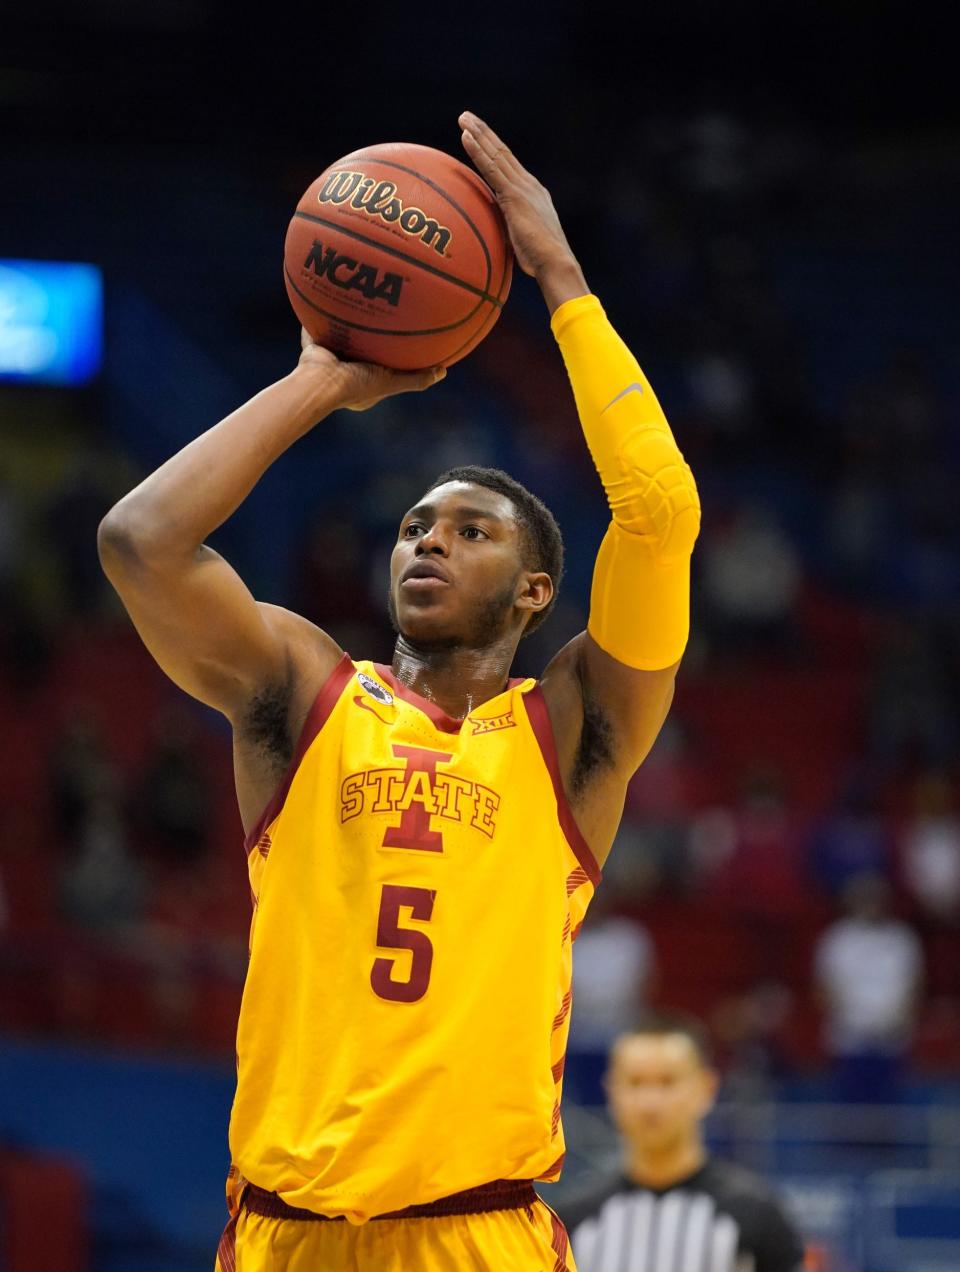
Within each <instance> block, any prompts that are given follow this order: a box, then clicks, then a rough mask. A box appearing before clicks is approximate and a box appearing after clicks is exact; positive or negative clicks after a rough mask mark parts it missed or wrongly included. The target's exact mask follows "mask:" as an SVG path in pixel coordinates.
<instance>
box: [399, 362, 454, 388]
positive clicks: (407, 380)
mask: <svg viewBox="0 0 960 1272" xmlns="http://www.w3.org/2000/svg"><path fill="white" fill-rule="evenodd" d="M446 374H447V368H446V367H427V368H426V369H425V370H423V371H394V372H393V374H392V375H391V376H390V381H389V386H388V389H387V392H389V393H419V392H422V390H423V389H429V388H430V387H431V386H432V385H434V384H436V383H437V382H438V381H440V380H442V379H443V377H444V376H445V375H446Z"/></svg>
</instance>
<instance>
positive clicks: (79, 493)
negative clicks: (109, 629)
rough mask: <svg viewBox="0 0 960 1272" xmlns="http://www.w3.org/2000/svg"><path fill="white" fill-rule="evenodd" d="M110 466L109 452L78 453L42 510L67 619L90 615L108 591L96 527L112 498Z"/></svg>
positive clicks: (97, 607)
mask: <svg viewBox="0 0 960 1272" xmlns="http://www.w3.org/2000/svg"><path fill="white" fill-rule="evenodd" d="M101 461H103V462H101ZM114 468H115V463H114V462H113V461H112V460H111V458H110V456H109V454H108V455H107V456H106V457H104V456H103V455H102V453H101V452H99V451H93V452H91V451H89V450H86V451H85V450H81V451H79V452H78V454H77V456H76V458H75V460H74V462H73V466H72V468H71V469H70V470H69V471H68V473H67V475H66V478H65V480H64V482H63V484H62V486H61V488H60V490H59V491H58V492H57V494H56V495H55V497H54V498H53V500H52V501H51V503H50V505H49V507H48V508H47V515H46V520H47V527H48V529H49V532H50V541H51V544H52V546H53V548H54V551H55V553H56V556H57V560H58V562H59V567H60V568H59V579H58V587H59V589H60V592H61V601H62V603H63V606H64V611H65V613H66V614H67V615H69V616H72V617H86V616H88V615H90V614H93V613H95V612H96V611H97V610H98V609H99V606H100V604H101V602H102V601H103V600H104V598H105V597H106V595H107V588H106V585H105V582H104V577H103V571H102V570H101V568H100V562H99V561H98V559H97V527H98V526H99V524H100V520H101V518H102V517H103V515H104V513H106V512H107V510H108V509H109V507H110V505H111V503H112V502H113V492H112V490H110V489H108V488H107V482H106V480H105V478H106V477H107V476H109V475H110V474H112V472H113V469H114Z"/></svg>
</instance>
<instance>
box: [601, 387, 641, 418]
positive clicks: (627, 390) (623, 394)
mask: <svg viewBox="0 0 960 1272" xmlns="http://www.w3.org/2000/svg"><path fill="white" fill-rule="evenodd" d="M634 390H636V392H637V393H642V392H643V385H642V384H637V382H636V380H634V382H633V384H628V385H627V387H626V388H625V389H623V390H622V392H620V393H618V394H617V396H616V397H615V398H614V399H613V401H612V402H608V403H607V405H606V406H605V407H604V408H603V410H602V411H601V412H600V414H601V415H603V414H604V412H606V411H609V410H610V408H611V406H615V405H616V403H617V402H619V401H620V399H621V398H625V397H626V396H627V394H628V393H633V392H634Z"/></svg>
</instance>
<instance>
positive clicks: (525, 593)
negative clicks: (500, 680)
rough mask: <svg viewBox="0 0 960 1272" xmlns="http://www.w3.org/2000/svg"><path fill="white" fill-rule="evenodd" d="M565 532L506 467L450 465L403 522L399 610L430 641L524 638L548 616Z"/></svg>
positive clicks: (394, 591)
mask: <svg viewBox="0 0 960 1272" xmlns="http://www.w3.org/2000/svg"><path fill="white" fill-rule="evenodd" d="M562 574H563V540H562V539H561V537H560V530H559V527H558V526H557V523H556V521H555V520H554V518H553V516H552V514H551V513H550V511H549V509H547V508H546V507H545V505H544V504H542V503H541V502H540V500H539V499H538V498H537V497H536V495H533V494H531V493H530V491H529V490H527V489H526V487H525V486H522V485H521V484H520V483H519V482H518V481H515V480H514V479H513V478H512V477H510V476H508V475H507V474H506V473H505V472H501V470H500V469H499V468H480V467H473V466H471V467H464V468H451V469H449V470H448V471H447V472H445V473H441V474H440V476H439V477H437V478H436V480H435V481H434V482H433V483H432V484H431V485H430V486H429V487H428V488H427V490H426V492H425V493H424V495H423V497H422V498H421V499H419V500H418V501H417V503H416V505H415V506H414V507H413V508H411V509H410V510H409V512H407V513H406V515H405V516H404V518H403V520H402V521H401V522H400V530H399V533H398V536H397V543H396V546H395V547H394V549H393V555H392V557H391V560H390V616H391V618H392V619H393V623H394V626H395V627H396V629H397V631H398V632H400V634H401V635H402V636H403V637H404V638H405V639H406V640H407V641H409V642H410V643H411V644H413V645H416V646H419V647H421V648H427V649H430V648H432V649H443V648H448V649H453V648H457V647H458V646H470V647H485V646H489V645H492V644H494V643H497V642H501V641H503V640H504V638H506V637H511V638H514V639H515V640H516V641H518V640H519V639H520V638H521V637H522V636H526V635H529V633H530V632H531V631H533V630H534V629H535V628H536V627H538V626H539V625H540V624H541V623H542V622H543V621H544V619H545V618H546V616H547V614H549V612H550V610H551V609H552V608H553V605H554V603H555V601H556V598H557V591H558V589H559V586H560V579H561V576H562Z"/></svg>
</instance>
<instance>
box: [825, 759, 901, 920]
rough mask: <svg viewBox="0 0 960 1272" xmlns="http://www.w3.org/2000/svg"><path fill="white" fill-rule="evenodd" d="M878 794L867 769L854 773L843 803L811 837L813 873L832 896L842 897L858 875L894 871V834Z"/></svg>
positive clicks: (847, 785) (848, 782) (882, 873)
mask: <svg viewBox="0 0 960 1272" xmlns="http://www.w3.org/2000/svg"><path fill="white" fill-rule="evenodd" d="M878 795H879V792H878V789H877V783H876V782H875V781H874V780H872V779H871V778H870V777H868V776H867V775H866V774H865V773H863V772H860V773H856V774H854V775H853V776H852V777H851V778H849V779H848V781H847V784H846V787H845V789H844V791H843V794H842V796H841V799H840V804H839V807H838V808H836V809H835V810H834V811H833V812H831V813H830V814H828V816H827V817H826V819H825V820H824V821H823V822H821V824H820V825H819V826H818V827H817V828H816V829H815V831H814V832H813V834H812V835H811V837H810V840H809V843H808V848H807V854H808V866H809V869H810V873H811V875H812V876H813V878H814V879H815V880H816V882H817V883H818V884H819V885H820V887H821V888H822V889H823V891H824V892H826V893H827V894H828V895H829V896H831V897H839V896H840V895H841V894H842V893H843V892H844V890H845V889H846V887H847V885H848V884H849V883H850V882H851V880H852V879H855V878H856V877H857V876H858V875H865V874H869V875H882V876H886V877H889V875H890V871H891V866H892V836H891V833H890V829H889V826H888V824H887V821H886V819H885V818H884V817H883V815H882V810H881V809H880V807H879V799H878Z"/></svg>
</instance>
